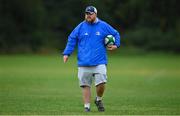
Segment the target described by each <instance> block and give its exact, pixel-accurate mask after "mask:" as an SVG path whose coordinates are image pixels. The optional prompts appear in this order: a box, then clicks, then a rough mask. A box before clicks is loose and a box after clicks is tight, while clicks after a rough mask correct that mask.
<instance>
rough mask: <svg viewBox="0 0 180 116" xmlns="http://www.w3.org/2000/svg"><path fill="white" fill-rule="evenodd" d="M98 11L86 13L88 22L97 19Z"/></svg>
mask: <svg viewBox="0 0 180 116" xmlns="http://www.w3.org/2000/svg"><path fill="white" fill-rule="evenodd" d="M96 16H97V15H96V13H88V12H86V13H85V20H86V21H87V22H90V23H93V22H94V21H95V20H96Z"/></svg>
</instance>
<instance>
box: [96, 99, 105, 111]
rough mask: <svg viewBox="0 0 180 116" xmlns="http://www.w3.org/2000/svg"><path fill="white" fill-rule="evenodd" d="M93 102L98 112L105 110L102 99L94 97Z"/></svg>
mask: <svg viewBox="0 0 180 116" xmlns="http://www.w3.org/2000/svg"><path fill="white" fill-rule="evenodd" d="M94 103H95V104H96V106H97V108H98V111H99V112H104V111H105V109H104V106H103V103H102V100H99V101H96V99H95V101H94Z"/></svg>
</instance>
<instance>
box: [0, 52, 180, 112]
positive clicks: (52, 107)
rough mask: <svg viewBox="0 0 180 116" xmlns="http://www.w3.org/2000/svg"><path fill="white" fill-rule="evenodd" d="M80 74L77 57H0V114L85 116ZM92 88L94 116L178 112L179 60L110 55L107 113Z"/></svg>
mask: <svg viewBox="0 0 180 116" xmlns="http://www.w3.org/2000/svg"><path fill="white" fill-rule="evenodd" d="M110 55H111V54H109V56H110ZM76 75H77V66H76V57H74V56H72V57H71V58H70V59H69V62H68V63H67V64H64V63H63V62H62V58H61V56H58V55H51V56H43V55H9V56H8V55H2V56H0V114H17V115H19V114H26V115H27V114H31V115H38V114H44V115H45V114H51V115H54V114H59V115H60V114H69V115H72V114H77V115H79V114H86V113H84V109H83V103H82V96H81V89H80V88H79V85H78V78H77V76H76ZM94 89H95V88H94V87H92V92H93V94H92V100H91V101H92V104H91V107H92V108H91V112H90V113H88V114H91V115H93V114H96V115H100V114H126V115H131V114H135V115H138V114H146V115H148V114H156V115H162V114H166V115H173V114H180V56H175V55H160V54H159V55H157V54H151V55H140V56H138V55H126V56H124V55H119V56H118V55H114V54H112V55H111V57H109V65H108V83H107V86H106V91H105V94H104V104H105V107H106V111H105V112H103V113H99V112H98V111H97V109H96V107H95V105H94V104H93V100H94V97H95V91H94Z"/></svg>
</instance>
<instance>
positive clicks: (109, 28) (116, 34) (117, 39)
mask: <svg viewBox="0 0 180 116" xmlns="http://www.w3.org/2000/svg"><path fill="white" fill-rule="evenodd" d="M106 29H107V31H108V34H111V35H113V36H114V37H115V45H116V46H117V47H118V48H119V47H120V34H119V32H118V31H117V30H116V29H114V28H113V27H112V26H110V25H109V24H107V23H106Z"/></svg>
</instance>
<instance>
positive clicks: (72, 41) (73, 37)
mask: <svg viewBox="0 0 180 116" xmlns="http://www.w3.org/2000/svg"><path fill="white" fill-rule="evenodd" d="M78 30H79V26H77V27H76V28H75V29H74V30H73V31H72V32H71V34H70V35H69V36H68V42H67V44H66V48H65V49H64V52H63V55H68V56H70V55H71V54H72V52H73V51H74V49H75V46H76V44H77V40H78Z"/></svg>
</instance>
